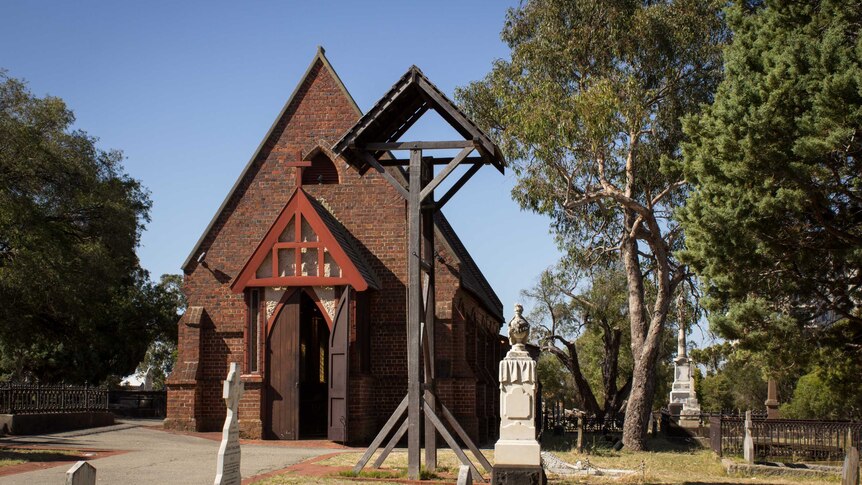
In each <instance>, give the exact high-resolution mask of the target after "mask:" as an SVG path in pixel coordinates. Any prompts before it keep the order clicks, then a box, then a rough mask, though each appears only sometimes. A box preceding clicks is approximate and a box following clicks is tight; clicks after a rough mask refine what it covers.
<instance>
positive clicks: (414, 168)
mask: <svg viewBox="0 0 862 485" xmlns="http://www.w3.org/2000/svg"><path fill="white" fill-rule="evenodd" d="M421 167H422V150H410V172H409V173H410V181H409V190H408V198H407V220H408V223H407V420H408V421H407V478H409V479H410V480H418V479H419V465H420V456H419V452H420V447H421V437H420V428H419V424H420V419H421V408H420V406H421V401H420V400H421V398H422V396H421V382H420V379H419V378H420V365H421V360H420V359H419V339H420V335H419V332H420V321H419V319H420V316H421V312H422V277H421V274H420V271H419V270H420V266H421V265H420V263H421V261H420V252H419V251H420V241H421V237H422V234H421V228H420V218H421V208H420V200H419V194H420V192H421V190H422V180H421V175H420V170H421Z"/></svg>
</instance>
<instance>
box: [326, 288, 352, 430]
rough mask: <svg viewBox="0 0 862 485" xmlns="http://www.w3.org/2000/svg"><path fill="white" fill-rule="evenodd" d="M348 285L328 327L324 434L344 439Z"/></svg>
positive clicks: (349, 291)
mask: <svg viewBox="0 0 862 485" xmlns="http://www.w3.org/2000/svg"><path fill="white" fill-rule="evenodd" d="M351 291H352V289H351V287H350V286H345V287H344V291H343V292H342V293H341V298H340V299H339V300H338V307H337V308H336V310H335V318H334V319H333V320H332V331H331V332H330V334H329V406H328V411H329V417H328V422H329V424H328V432H327V437H328V438H329V439H330V440H332V441H342V442H344V441H347V378H348V368H349V367H350V360H349V359H348V349H349V347H350V293H351Z"/></svg>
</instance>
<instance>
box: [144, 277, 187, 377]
mask: <svg viewBox="0 0 862 485" xmlns="http://www.w3.org/2000/svg"><path fill="white" fill-rule="evenodd" d="M182 282H183V277H182V276H180V275H176V274H165V275H162V277H161V278H160V280H159V288H160V289H161V290H162V294H163V295H165V297H166V298H168V299H169V300H170V301H171V302H172V303H173V307H174V315H178V314H182V313H184V312H185V311H186V306H187V302H186V297H185V295H183V292H182V289H181V286H182ZM176 361H177V335H176V333H174V332H171V333H168V334H166V335H161V336H159V338H157V339H156V340H153V341H152V343H150V346H149V347H148V348H147V352H146V353H145V354H144V360H142V361H141V363H140V364H138V368H137V370H136V371H135V374H136V375H137V376H138V378H140V379H145V378H146V376H147V374H148V373H150V374H151V377H152V379H153V389H155V390H162V389H164V388H165V379H167V377H168V376H169V375H170V374H171V371H172V370H173V369H174V364H175V363H176Z"/></svg>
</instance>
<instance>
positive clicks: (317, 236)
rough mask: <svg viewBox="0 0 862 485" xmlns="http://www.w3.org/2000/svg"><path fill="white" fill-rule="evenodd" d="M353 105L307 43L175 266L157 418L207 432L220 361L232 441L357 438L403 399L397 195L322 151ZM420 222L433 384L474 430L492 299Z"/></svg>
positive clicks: (401, 215) (401, 232)
mask: <svg viewBox="0 0 862 485" xmlns="http://www.w3.org/2000/svg"><path fill="white" fill-rule="evenodd" d="M441 96H442V94H441ZM443 98H445V97H443ZM446 101H447V102H448V100H446ZM449 108H450V109H455V108H454V107H449ZM361 116H362V113H361V111H360V109H359V107H358V106H357V105H356V103H355V102H354V100H353V98H352V97H351V96H350V93H348V91H347V89H346V88H345V86H344V84H343V83H342V82H341V80H340V79H339V77H338V75H337V74H336V73H335V70H334V69H333V68H332V66H331V65H330V63H329V61H328V60H327V59H326V56H325V55H324V52H323V49H319V50H318V52H317V54H316V55H315V57H314V59H313V60H312V62H311V65H310V66H309V67H308V70H307V71H306V72H305V75H304V76H303V77H302V79H301V80H300V82H299V84H298V86H297V87H296V89H295V90H294V92H293V94H292V95H291V96H290V98H289V99H288V101H287V103H286V104H285V105H284V108H283V109H282V110H281V112H280V113H279V115H278V117H277V118H276V120H275V122H274V123H273V125H272V127H271V128H270V130H269V132H268V133H267V134H266V135H265V136H264V138H263V141H262V142H261V144H260V146H259V147H258V148H257V150H256V151H255V153H254V155H253V156H252V158H251V160H250V161H249V162H248V164H247V165H246V166H245V168H243V170H242V172H241V173H240V175H239V178H238V179H237V181H236V183H235V184H234V185H233V187H232V188H231V190H230V192H229V193H228V194H227V197H226V198H225V199H224V202H223V203H222V204H221V207H219V208H218V210H217V211H216V214H215V217H214V218H213V219H212V221H211V222H210V223H209V225H208V226H207V228H206V230H205V231H204V233H203V234H202V235H201V237H200V239H199V241H198V242H197V244H196V246H195V247H194V249H193V250H192V252H191V254H189V257H188V259H187V260H186V261H185V263H184V264H183V271H184V275H185V279H184V292H185V294H186V296H187V298H188V304H189V307H188V310H187V311H186V313H185V314H184V315H183V317H182V319H181V320H180V322H179V346H178V347H179V348H178V359H177V363H176V366H175V368H174V371H173V373H172V374H171V375H170V377H169V379H168V382H167V387H168V410H167V413H168V415H167V419H166V420H165V425H166V426H167V427H171V428H176V429H186V430H197V431H214V430H219V429H221V426H222V425H223V421H224V416H225V405H224V401H223V400H222V382H223V380H224V379H225V376H226V374H227V370H228V367H229V365H230V363H231V362H239V363H240V364H241V366H242V371H243V375H242V381H243V382H244V384H245V393H244V394H243V396H242V400H241V402H240V408H239V424H240V429H241V433H242V435H243V436H244V437H247V438H264V439H286V440H295V439H312V438H318V439H320V438H323V439H331V440H338V441H349V442H353V443H361V442H368V441H370V440H371V438H372V437H373V436H374V435H375V434H376V433H377V431H378V430H379V429H380V427H381V426H382V424H383V423H384V422H385V421H386V419H387V418H388V417H389V416H390V414H392V412H393V410H394V409H395V408H396V406H397V405H398V404H399V402H400V401H401V399H402V398H403V396H404V393H405V392H406V389H407V353H406V345H405V342H406V325H405V318H406V317H405V315H406V301H407V298H406V295H407V291H406V287H405V282H406V281H407V259H406V258H407V237H406V234H407V224H406V201H405V199H404V198H403V197H402V196H401V195H400V194H399V193H398V192H397V191H396V190H395V188H393V187H392V186H391V185H390V184H389V183H388V182H387V180H385V179H384V176H383V175H381V174H380V173H377V172H374V171H370V172H368V173H365V174H360V173H359V172H358V171H357V170H356V169H355V168H354V167H351V166H349V165H348V164H347V163H345V162H344V161H343V160H342V159H340V158H339V157H336V156H334V154H333V152H332V146H333V144H334V143H336V142H337V141H339V139H340V138H341V137H342V136H343V135H344V134H345V132H346V131H347V130H349V129H350V128H351V127H352V126H353V125H354V124H355V123H356V122H357V121H358V120H359V119H360V117H361ZM386 172H387V174H388V175H387V177H390V178H391V177H396V178H397V177H400V178H401V179H402V180H403V179H404V177H405V176H404V174H403V173H402V172H400V171H399V170H398V169H397V168H394V167H393V168H387V169H386ZM434 223H435V228H434V240H435V247H436V248H437V254H436V257H435V261H434V262H433V264H434V271H435V274H436V285H435V286H434V288H435V292H434V295H435V297H436V298H435V301H436V304H435V305H436V312H435V324H434V334H435V343H434V346H435V351H434V355H435V356H436V360H435V363H434V368H435V370H436V377H435V383H436V388H437V395H438V397H439V399H440V401H441V402H442V403H443V404H444V405H445V406H446V407H448V408H449V409H450V410H451V411H452V413H453V414H454V415H455V417H456V418H457V420H458V422H460V423H461V425H462V426H463V427H464V429H465V430H466V431H467V433H468V434H469V435H470V436H471V438H472V439H474V440H476V441H479V442H485V441H488V440H489V439H492V438H493V437H494V436H496V433H497V428H498V426H499V421H498V409H499V405H498V399H499V391H498V383H497V367H498V363H499V361H500V359H501V358H502V357H503V356H504V355H505V351H506V350H507V348H508V347H507V342H506V341H505V340H504V339H503V338H502V336H500V335H499V331H500V327H501V325H502V323H503V308H502V304H501V302H500V300H499V298H498V297H497V295H496V294H495V293H494V290H493V289H492V288H491V287H490V285H489V284H488V282H487V280H486V279H485V277H484V276H483V275H482V273H481V271H480V270H479V268H478V267H477V265H476V263H475V262H474V260H473V259H472V258H471V257H470V254H469V253H468V252H467V249H466V248H465V247H464V245H463V244H462V243H461V241H460V240H459V239H458V236H457V235H456V234H455V232H454V231H453V229H452V227H451V226H450V225H449V223H448V222H447V221H446V218H445V217H443V214H442V213H438V214H437V216H436V217H435V219H434Z"/></svg>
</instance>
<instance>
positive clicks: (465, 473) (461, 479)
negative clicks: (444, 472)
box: [457, 465, 473, 485]
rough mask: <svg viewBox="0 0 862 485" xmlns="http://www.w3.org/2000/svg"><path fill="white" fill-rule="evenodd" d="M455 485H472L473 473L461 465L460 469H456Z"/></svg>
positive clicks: (467, 467)
mask: <svg viewBox="0 0 862 485" xmlns="http://www.w3.org/2000/svg"><path fill="white" fill-rule="evenodd" d="M457 485H473V472H472V471H470V467H469V466H467V465H461V468H460V469H458V482H457Z"/></svg>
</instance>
